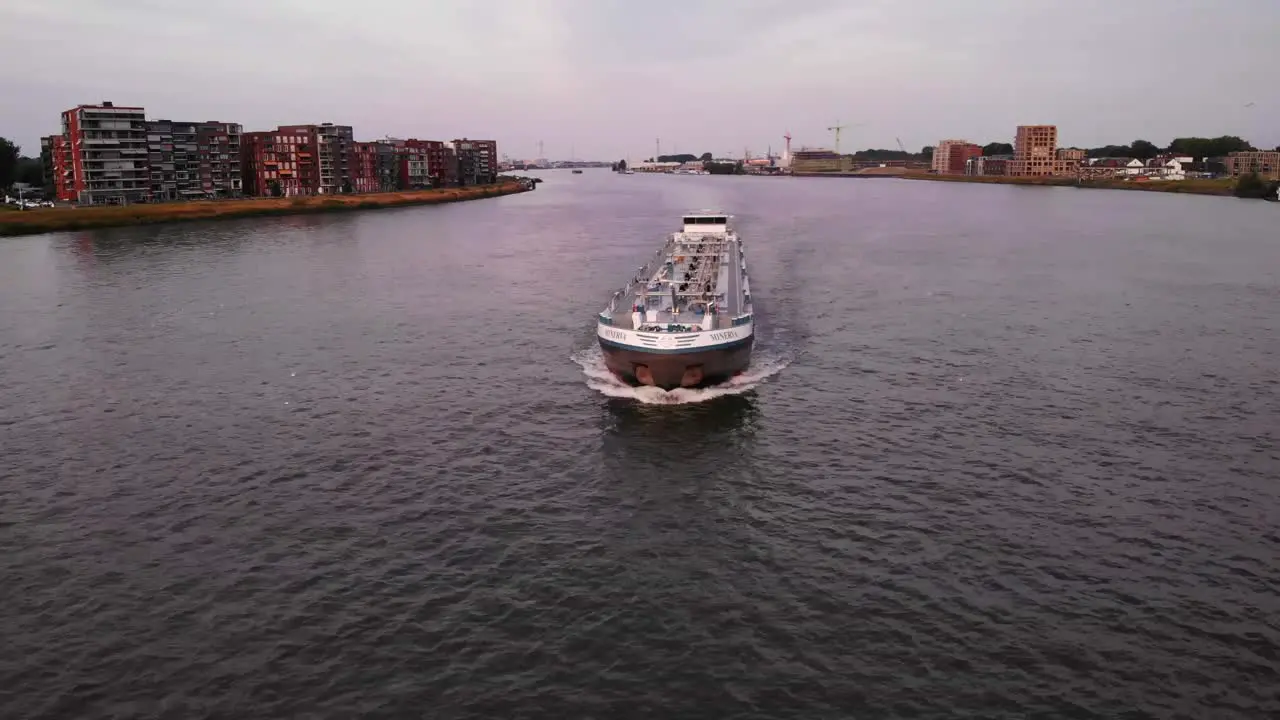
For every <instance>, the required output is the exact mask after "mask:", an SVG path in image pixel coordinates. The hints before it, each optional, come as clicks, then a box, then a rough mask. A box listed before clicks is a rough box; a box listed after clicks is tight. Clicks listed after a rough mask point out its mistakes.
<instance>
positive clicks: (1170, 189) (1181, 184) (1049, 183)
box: [796, 168, 1235, 196]
mask: <svg viewBox="0 0 1280 720" xmlns="http://www.w3.org/2000/svg"><path fill="white" fill-rule="evenodd" d="M796 177H843V178H904V179H907V180H931V181H934V182H963V183H984V184H988V185H1035V186H1046V187H1081V188H1093V189H1097V190H1143V191H1147V192H1166V193H1185V194H1189V195H1226V196H1229V195H1232V194H1233V190H1234V189H1235V180H1234V179H1232V178H1215V179H1212V180H1205V179H1194V180H1143V181H1131V180H1125V179H1124V178H1094V179H1088V180H1082V179H1076V178H1074V177H1008V176H1002V175H936V174H934V173H929V172H922V171H919V170H904V169H902V168H868V169H866V170H861V171H858V172H847V173H796Z"/></svg>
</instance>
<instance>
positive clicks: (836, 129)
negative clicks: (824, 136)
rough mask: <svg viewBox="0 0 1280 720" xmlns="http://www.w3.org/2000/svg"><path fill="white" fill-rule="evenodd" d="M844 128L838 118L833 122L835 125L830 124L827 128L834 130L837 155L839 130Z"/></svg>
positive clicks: (838, 151)
mask: <svg viewBox="0 0 1280 720" xmlns="http://www.w3.org/2000/svg"><path fill="white" fill-rule="evenodd" d="M844 128H845V126H844V125H841V124H840V118H836V124H835V125H832V126H831V127H829V128H827V129H828V130H833V131H835V134H836V154H837V155H839V154H840V131H841V130H843V129H844Z"/></svg>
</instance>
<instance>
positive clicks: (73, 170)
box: [41, 102, 498, 205]
mask: <svg viewBox="0 0 1280 720" xmlns="http://www.w3.org/2000/svg"><path fill="white" fill-rule="evenodd" d="M41 155H42V158H43V160H44V167H45V181H46V185H48V186H50V187H52V188H53V190H54V193H55V195H56V197H57V199H58V200H60V201H63V202H74V203H79V204H81V205H103V204H122V203H124V204H127V203H139V202H165V201H170V200H181V199H195V198H234V197H246V196H248V197H261V196H304V195H324V194H336V193H367V192H390V191H395V190H414V189H423V188H432V187H448V186H457V185H476V184H484V183H491V182H494V181H495V180H496V179H497V171H498V146H497V143H496V142H495V141H493V140H472V139H469V138H460V139H455V140H453V141H441V140H418V139H397V138H384V139H382V140H375V141H372V142H359V141H356V140H355V134H354V132H353V130H352V127H351V126H350V125H335V124H333V123H320V124H310V125H284V126H280V127H277V128H276V129H274V130H265V131H255V132H244V131H243V129H242V127H241V126H240V125H239V124H237V123H228V122H219V121H206V122H176V121H171V120H149V119H147V117H146V111H145V109H144V108H141V107H122V106H116V105H114V104H113V103H110V102H103V103H101V104H98V105H78V106H76V107H74V108H72V109H70V110H67V111H65V112H63V113H62V132H61V133H59V134H57V135H50V136H47V137H44V138H41Z"/></svg>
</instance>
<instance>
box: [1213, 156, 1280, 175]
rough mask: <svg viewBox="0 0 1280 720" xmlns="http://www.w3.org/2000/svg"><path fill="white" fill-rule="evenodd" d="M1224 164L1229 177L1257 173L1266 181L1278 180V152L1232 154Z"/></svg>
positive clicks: (1279, 160) (1279, 163) (1279, 166)
mask: <svg viewBox="0 0 1280 720" xmlns="http://www.w3.org/2000/svg"><path fill="white" fill-rule="evenodd" d="M1224 164H1225V165H1226V166H1227V172H1228V173H1230V174H1231V177H1240V176H1241V175H1245V174H1247V173H1257V174H1258V177H1261V178H1265V179H1267V180H1280V151H1257V150H1251V151H1247V152H1233V153H1231V154H1230V155H1228V156H1227V159H1226V161H1225V162H1224Z"/></svg>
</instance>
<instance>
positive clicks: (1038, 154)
mask: <svg viewBox="0 0 1280 720" xmlns="http://www.w3.org/2000/svg"><path fill="white" fill-rule="evenodd" d="M1076 152H1077V151H1075V150H1074V149H1072V150H1068V151H1064V153H1065V154H1064V153H1059V152H1058V126H1057V125H1019V126H1018V131H1017V134H1016V136H1015V139H1014V143H1013V161H1012V162H1010V163H1009V174H1010V175H1012V176H1014V177H1039V176H1048V175H1074V174H1076V173H1077V172H1078V171H1079V169H1080V159H1079V158H1076V157H1075V154H1076Z"/></svg>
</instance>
